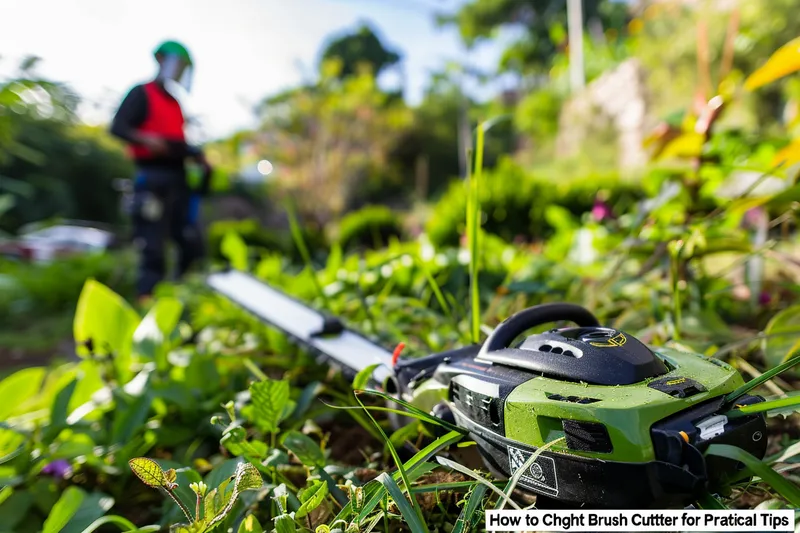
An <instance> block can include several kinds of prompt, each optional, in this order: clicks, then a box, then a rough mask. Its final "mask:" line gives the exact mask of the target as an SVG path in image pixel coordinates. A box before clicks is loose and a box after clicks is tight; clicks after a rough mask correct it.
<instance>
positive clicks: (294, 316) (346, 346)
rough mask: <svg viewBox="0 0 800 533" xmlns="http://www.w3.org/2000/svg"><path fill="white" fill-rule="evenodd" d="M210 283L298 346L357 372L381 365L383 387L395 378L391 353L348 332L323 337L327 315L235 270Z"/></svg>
mask: <svg viewBox="0 0 800 533" xmlns="http://www.w3.org/2000/svg"><path fill="white" fill-rule="evenodd" d="M206 283H207V285H208V286H209V287H211V288H212V289H214V290H215V291H216V292H218V293H219V294H221V295H223V296H225V297H226V298H228V299H229V300H230V301H232V302H233V303H235V304H237V305H239V306H241V307H242V308H243V309H245V310H247V311H248V312H250V313H252V314H253V315H255V316H256V317H258V318H259V319H261V320H263V321H264V322H266V323H267V324H269V325H271V326H274V327H276V328H277V329H279V330H281V331H282V332H283V333H285V334H286V335H287V336H289V337H291V338H293V339H294V340H295V341H296V342H299V343H301V344H303V345H305V346H306V347H309V348H311V349H313V350H315V351H316V352H317V353H319V354H320V355H322V356H324V357H326V358H329V359H332V360H333V361H334V362H336V363H338V364H339V365H342V366H344V367H346V368H347V369H350V370H352V371H353V372H359V371H361V370H363V369H365V368H367V367H369V366H371V365H374V364H379V365H380V366H379V367H378V368H376V369H375V372H374V373H373V376H372V378H373V381H374V382H375V383H376V384H377V385H380V386H383V385H384V382H385V380H386V378H387V377H393V376H394V372H393V370H392V368H393V365H392V354H391V353H390V352H389V351H388V350H386V349H385V348H383V347H382V346H379V345H377V344H375V343H373V342H371V341H370V340H368V339H366V338H365V337H363V336H361V335H359V334H357V333H355V332H353V331H350V330H348V329H346V328H343V329H340V330H339V332H337V333H333V334H329V335H325V336H320V335H319V334H320V333H321V332H322V331H323V328H324V327H325V325H326V317H325V315H324V314H323V313H321V312H319V311H316V310H314V309H312V308H310V307H308V306H306V305H304V304H302V303H301V302H299V301H297V300H295V299H294V298H292V297H291V296H289V295H287V294H284V293H282V292H281V291H279V290H277V289H275V288H273V287H270V286H269V285H268V284H267V283H265V282H263V281H261V280H259V279H257V278H255V277H254V276H252V275H250V274H247V273H244V272H241V271H237V270H233V269H231V270H227V271H225V272H218V273H214V274H211V275H209V276H208V277H207V278H206Z"/></svg>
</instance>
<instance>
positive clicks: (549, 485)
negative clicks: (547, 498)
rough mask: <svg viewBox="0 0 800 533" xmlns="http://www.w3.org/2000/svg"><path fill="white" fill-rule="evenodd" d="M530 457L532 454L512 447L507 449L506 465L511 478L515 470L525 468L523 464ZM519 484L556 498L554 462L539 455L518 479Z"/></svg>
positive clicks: (550, 458) (556, 486) (556, 482)
mask: <svg viewBox="0 0 800 533" xmlns="http://www.w3.org/2000/svg"><path fill="white" fill-rule="evenodd" d="M531 455H533V453H532V452H529V451H526V450H520V449H519V448H515V447H513V446H509V447H508V464H509V467H510V470H511V475H512V476H513V475H514V474H515V473H516V472H517V470H519V469H520V468H522V467H523V466H525V462H526V461H528V459H530V458H531ZM519 484H520V485H521V486H527V487H528V488H530V489H533V490H539V491H541V492H546V493H549V494H550V495H552V496H558V478H557V477H556V462H555V461H554V460H553V458H552V457H544V456H542V455H540V456H539V457H537V458H536V460H535V461H534V462H533V463H532V464H531V465H530V467H528V469H527V470H526V471H525V473H524V474H522V476H521V477H520V478H519Z"/></svg>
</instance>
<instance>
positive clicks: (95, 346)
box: [73, 280, 141, 381]
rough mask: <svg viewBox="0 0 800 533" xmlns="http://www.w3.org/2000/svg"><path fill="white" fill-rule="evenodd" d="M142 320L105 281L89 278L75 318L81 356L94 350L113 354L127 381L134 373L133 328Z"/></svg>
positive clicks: (82, 292)
mask: <svg viewBox="0 0 800 533" xmlns="http://www.w3.org/2000/svg"><path fill="white" fill-rule="evenodd" d="M140 320H141V319H140V317H139V315H138V314H137V313H136V311H135V310H134V309H133V308H132V307H131V306H130V305H129V304H128V303H127V302H126V301H125V300H124V299H123V298H122V297H121V296H120V295H118V294H117V293H115V292H114V291H112V290H111V289H109V288H108V287H106V286H105V285H103V284H102V283H99V282H97V281H95V280H88V281H87V282H86V284H85V285H84V286H83V290H82V291H81V295H80V297H79V298H78V305H77V308H76V311H75V319H74V321H73V334H74V337H75V342H76V343H77V346H76V353H77V354H78V355H79V356H81V357H86V356H88V355H89V354H90V353H92V352H93V353H95V354H103V355H108V354H113V356H114V358H115V363H116V364H115V368H116V369H117V372H118V373H120V374H121V378H122V379H123V380H125V381H127V380H128V379H129V378H130V376H131V374H132V372H131V370H130V368H129V366H130V365H129V362H130V354H131V348H132V345H133V332H134V331H135V330H136V327H137V326H138V325H139V322H140ZM87 343H88V344H87ZM90 347H91V350H90V349H89V348H90Z"/></svg>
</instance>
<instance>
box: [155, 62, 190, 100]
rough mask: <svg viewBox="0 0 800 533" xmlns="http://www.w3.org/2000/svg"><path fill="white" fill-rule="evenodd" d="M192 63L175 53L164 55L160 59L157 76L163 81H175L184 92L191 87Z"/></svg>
mask: <svg viewBox="0 0 800 533" xmlns="http://www.w3.org/2000/svg"><path fill="white" fill-rule="evenodd" d="M192 74H193V68H192V65H191V64H190V63H189V62H187V61H186V60H185V59H184V58H182V57H181V56H179V55H176V54H168V55H165V56H164V58H163V59H162V60H161V68H160V70H159V73H158V78H159V79H160V80H161V81H163V82H171V83H177V84H179V85H180V86H181V87H183V89H184V90H185V91H186V92H189V91H191V88H192Z"/></svg>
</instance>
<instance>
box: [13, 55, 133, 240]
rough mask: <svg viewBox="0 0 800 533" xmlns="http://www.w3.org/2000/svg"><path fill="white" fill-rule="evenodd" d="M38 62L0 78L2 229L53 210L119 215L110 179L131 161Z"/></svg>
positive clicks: (107, 217) (69, 214)
mask: <svg viewBox="0 0 800 533" xmlns="http://www.w3.org/2000/svg"><path fill="white" fill-rule="evenodd" d="M37 61H38V59H37V58H29V59H26V60H25V61H23V63H22V65H21V66H20V68H19V72H18V73H17V76H15V77H14V78H12V79H9V80H5V81H3V82H0V229H2V230H4V231H15V230H17V229H18V228H19V227H20V226H22V225H24V224H27V223H30V222H36V221H39V220H42V219H46V218H52V217H58V216H60V217H66V218H80V219H83V220H90V221H95V222H107V223H113V222H116V221H117V220H118V216H119V202H118V194H117V192H116V191H115V190H114V188H113V181H114V179H116V178H122V177H126V176H128V175H130V170H131V169H130V166H129V162H128V161H127V160H126V158H125V156H124V154H123V153H122V151H121V149H120V146H119V145H118V144H116V143H115V142H114V141H113V140H111V139H110V138H109V137H108V134H107V133H106V131H105V129H104V128H91V127H86V126H83V125H81V124H80V123H79V122H78V120H77V118H76V114H75V110H76V108H77V104H78V102H79V98H78V96H77V95H76V94H75V93H74V92H72V91H71V90H70V89H69V87H67V86H66V85H64V84H61V83H58V82H53V81H50V80H46V79H43V78H41V77H39V76H38V75H36V73H35V66H36V63H37Z"/></svg>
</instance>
